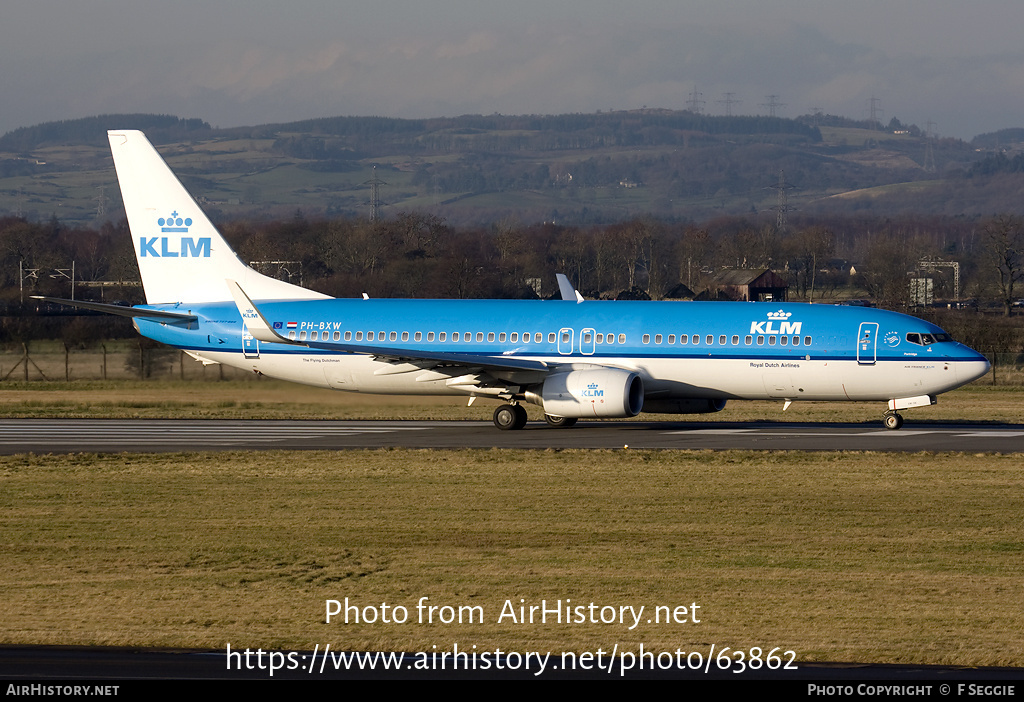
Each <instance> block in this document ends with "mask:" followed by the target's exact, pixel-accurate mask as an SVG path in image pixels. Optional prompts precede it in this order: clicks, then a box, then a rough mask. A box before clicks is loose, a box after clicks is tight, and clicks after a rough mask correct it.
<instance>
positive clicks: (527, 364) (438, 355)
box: [225, 280, 551, 371]
mask: <svg viewBox="0 0 1024 702" xmlns="http://www.w3.org/2000/svg"><path fill="white" fill-rule="evenodd" d="M225 282H226V283H227V284H228V288H229V289H230V290H231V297H232V298H233V299H234V301H235V305H236V306H237V307H238V311H239V313H240V314H241V315H242V319H243V320H244V321H245V326H246V328H247V329H248V331H249V333H250V334H252V336H253V337H254V338H256V339H258V340H260V341H263V342H267V343H272V344H289V345H291V346H306V347H308V348H312V349H323V350H325V351H342V352H347V353H359V354H365V355H367V356H375V357H377V358H379V359H382V360H388V361H394V362H413V363H414V362H421V361H432V362H436V363H437V364H445V365H456V366H466V367H473V368H480V369H483V370H501V371H548V370H550V369H551V364H548V363H545V362H543V361H535V360H530V359H525V358H516V357H514V356H487V355H481V354H466V353H446V352H444V351H428V350H425V349H415V350H413V349H403V348H396V347H394V346H377V345H368V344H351V343H346V342H343V341H296V340H294V339H289V338H287V337H285V336H282V335H281V334H279V333H278V332H277V331H276V330H275V329H274V328H273V325H271V324H270V322H268V321H267V319H266V317H264V316H263V313H262V312H260V310H259V308H258V307H256V305H255V303H253V301H252V300H250V299H249V296H248V295H246V294H245V291H244V290H242V288H241V287H240V286H239V285H238V283H236V282H235V281H233V280H226V281H225Z"/></svg>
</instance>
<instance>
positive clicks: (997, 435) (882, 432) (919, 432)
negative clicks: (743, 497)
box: [662, 429, 1024, 439]
mask: <svg viewBox="0 0 1024 702" xmlns="http://www.w3.org/2000/svg"><path fill="white" fill-rule="evenodd" d="M662 433H664V434H699V435H701V436H719V435H721V436H727V435H732V436H736V435H743V436H760V437H764V438H767V439H771V438H776V437H778V438H789V437H794V436H805V437H806V436H834V437H846V436H868V437H877V438H893V439H898V438H899V437H901V436H923V435H926V434H948V435H950V436H957V437H967V436H973V437H991V438H993V439H1002V438H1006V439H1011V438H1016V437H1019V436H1024V432H1019V431H975V432H968V431H963V430H958V429H908V430H900V431H892V430H889V429H874V430H871V431H843V430H841V429H839V430H837V429H821V430H818V431H778V430H772V429H678V430H675V431H666V432H662Z"/></svg>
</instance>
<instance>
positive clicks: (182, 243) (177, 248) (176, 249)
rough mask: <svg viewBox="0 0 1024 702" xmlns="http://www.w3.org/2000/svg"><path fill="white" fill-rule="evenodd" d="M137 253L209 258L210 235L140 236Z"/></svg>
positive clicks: (143, 255)
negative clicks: (194, 236) (197, 236)
mask: <svg viewBox="0 0 1024 702" xmlns="http://www.w3.org/2000/svg"><path fill="white" fill-rule="evenodd" d="M139 255H140V256H141V257H142V258H209V257H210V237H208V236H203V237H199V238H198V239H193V238H192V237H190V236H183V237H181V238H180V239H178V238H176V237H170V236H153V237H145V236H140V237H139Z"/></svg>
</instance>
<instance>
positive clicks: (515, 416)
mask: <svg viewBox="0 0 1024 702" xmlns="http://www.w3.org/2000/svg"><path fill="white" fill-rule="evenodd" d="M494 426H496V427H498V428H499V429H502V430H509V429H522V428H523V427H525V426H526V409H525V408H524V407H523V406H522V405H502V406H501V407H499V408H498V409H496V410H494Z"/></svg>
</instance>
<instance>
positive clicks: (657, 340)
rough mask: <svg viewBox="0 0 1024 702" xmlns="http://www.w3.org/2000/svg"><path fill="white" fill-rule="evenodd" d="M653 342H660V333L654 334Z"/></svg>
mask: <svg viewBox="0 0 1024 702" xmlns="http://www.w3.org/2000/svg"><path fill="white" fill-rule="evenodd" d="M654 343H656V344H660V343H661V334H655V335H654Z"/></svg>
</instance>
